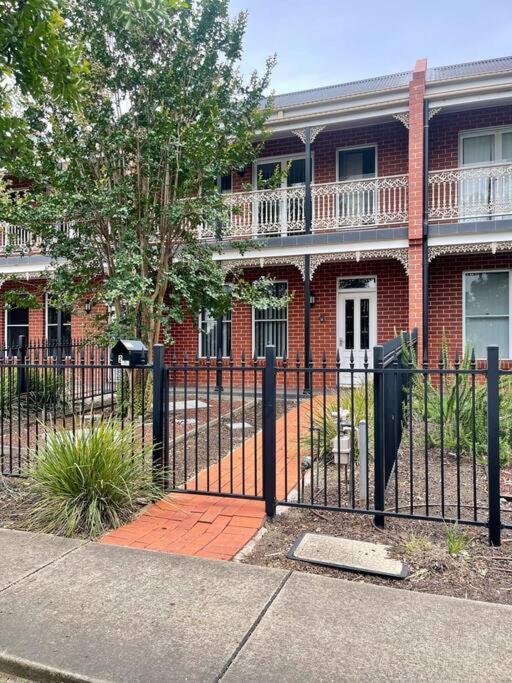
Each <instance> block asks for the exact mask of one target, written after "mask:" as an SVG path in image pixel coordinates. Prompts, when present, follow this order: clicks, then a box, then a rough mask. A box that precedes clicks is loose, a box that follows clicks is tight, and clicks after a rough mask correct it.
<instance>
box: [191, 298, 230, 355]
mask: <svg viewBox="0 0 512 683" xmlns="http://www.w3.org/2000/svg"><path fill="white" fill-rule="evenodd" d="M205 310H206V309H205ZM201 318H202V314H201V313H200V314H199V316H198V328H199V331H198V335H197V349H198V352H199V353H198V357H199V358H208V356H206V355H205V354H203V349H202V345H201V341H202V333H201V332H202V330H201V323H202V319H201ZM222 319H223V322H227V321H226V320H224V316H222ZM210 320H213V321H214V322H217V319H216V318H210ZM229 324H230V326H231V346H233V310H231V319H230V320H229ZM229 357H230V356H222V358H229ZM210 358H213V356H210Z"/></svg>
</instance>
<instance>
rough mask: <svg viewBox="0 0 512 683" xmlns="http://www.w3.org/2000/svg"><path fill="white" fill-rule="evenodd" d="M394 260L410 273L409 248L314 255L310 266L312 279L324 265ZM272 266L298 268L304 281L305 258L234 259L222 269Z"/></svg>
mask: <svg viewBox="0 0 512 683" xmlns="http://www.w3.org/2000/svg"><path fill="white" fill-rule="evenodd" d="M387 258H392V259H396V260H397V261H399V262H400V263H401V264H402V265H403V267H404V270H405V272H406V274H407V273H408V272H409V260H408V249H407V247H403V248H402V247H401V248H398V249H373V250H368V251H346V252H339V253H334V254H312V255H311V261H310V263H311V265H310V278H311V279H312V278H313V275H314V274H315V271H316V269H317V268H318V267H319V266H321V265H322V264H323V263H336V262H342V261H356V263H357V262H359V261H369V260H372V259H387ZM272 266H293V267H295V268H297V270H298V271H299V273H300V275H301V277H302V279H303V280H304V257H303V256H261V257H260V258H250V259H233V260H229V261H223V262H222V264H221V268H222V269H223V270H224V272H225V273H226V275H227V274H228V273H229V272H231V271H233V270H236V269H237V268H270V267H272Z"/></svg>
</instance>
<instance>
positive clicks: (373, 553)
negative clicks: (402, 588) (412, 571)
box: [288, 532, 409, 579]
mask: <svg viewBox="0 0 512 683" xmlns="http://www.w3.org/2000/svg"><path fill="white" fill-rule="evenodd" d="M389 550H390V547H389V546H388V545H384V544H382V543H368V542H367V541H355V540H353V539H351V538H338V537H336V536H329V535H328V534H312V533H308V532H304V533H302V534H300V536H299V537H298V538H297V540H296V541H295V543H294V544H293V546H292V547H291V549H290V552H289V553H288V557H289V558H291V559H292V560H302V561H303V562H310V563H312V564H319V565H323V566H325V567H334V568H335V569H345V570H348V571H353V572H365V573H367V574H378V575H380V576H388V577H391V578H395V579H404V578H405V577H406V576H407V575H408V574H409V570H408V568H407V565H406V564H404V563H403V562H401V561H400V560H395V559H394V558H392V557H389Z"/></svg>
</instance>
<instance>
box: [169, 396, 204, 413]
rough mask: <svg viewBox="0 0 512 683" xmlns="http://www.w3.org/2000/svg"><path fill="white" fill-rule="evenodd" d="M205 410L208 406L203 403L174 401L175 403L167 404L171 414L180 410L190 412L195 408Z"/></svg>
mask: <svg viewBox="0 0 512 683" xmlns="http://www.w3.org/2000/svg"><path fill="white" fill-rule="evenodd" d="M196 407H197V408H207V407H208V404H207V403H205V402H204V401H197V403H196V401H195V399H194V400H193V401H176V403H169V410H170V411H171V413H172V412H176V413H177V412H178V411H180V410H185V408H186V409H187V410H192V409H195V408H196Z"/></svg>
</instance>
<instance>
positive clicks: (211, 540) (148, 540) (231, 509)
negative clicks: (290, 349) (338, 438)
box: [101, 399, 319, 560]
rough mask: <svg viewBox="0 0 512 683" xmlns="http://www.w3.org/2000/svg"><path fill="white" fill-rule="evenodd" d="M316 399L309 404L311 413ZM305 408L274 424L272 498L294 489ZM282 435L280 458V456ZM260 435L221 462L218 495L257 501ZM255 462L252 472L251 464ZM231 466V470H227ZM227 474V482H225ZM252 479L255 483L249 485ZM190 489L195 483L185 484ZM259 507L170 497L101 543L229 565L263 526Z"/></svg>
mask: <svg viewBox="0 0 512 683" xmlns="http://www.w3.org/2000/svg"><path fill="white" fill-rule="evenodd" d="M318 400H319V399H314V402H313V403H314V406H313V409H314V408H315V407H316V405H315V404H317V403H318ZM309 415H310V402H309V401H305V402H303V403H302V404H301V405H300V408H299V409H297V408H293V409H291V410H290V411H289V412H288V414H287V415H286V417H285V416H282V417H281V418H279V419H278V420H277V422H276V487H277V497H278V499H282V498H283V497H284V495H285V493H289V492H290V491H291V490H293V489H294V488H295V487H296V486H297V483H298V476H297V475H298V473H297V451H298V446H297V427H298V425H297V422H298V421H300V424H299V432H300V433H302V432H304V431H305V430H306V429H307V427H308V425H309ZM285 429H286V437H287V438H286V452H285ZM261 453H262V434H261V432H260V433H258V434H257V438H256V439H255V438H254V437H250V438H249V439H247V441H246V442H245V444H244V448H242V446H239V447H238V448H237V449H235V450H234V451H233V459H232V463H231V459H230V457H229V454H228V455H227V456H225V457H224V458H223V460H222V464H225V465H226V466H224V467H221V473H220V479H221V485H220V489H221V491H225V492H228V491H230V490H234V491H241V482H242V480H244V484H245V490H246V491H247V492H248V493H251V494H252V493H253V492H254V491H255V489H256V491H257V494H258V495H261V481H262V476H261V471H262V467H261ZM255 459H256V472H255V467H254V462H255ZM231 465H232V466H233V467H232V470H231ZM231 471H233V478H231ZM255 478H256V479H257V483H255ZM209 479H210V487H211V490H212V489H215V488H218V486H219V468H218V465H217V464H214V465H212V466H211V467H210V477H209ZM191 482H192V485H193V486H194V487H196V480H195V478H194V479H193V480H191ZM205 486H206V470H204V471H203V472H201V473H199V476H198V483H197V488H199V489H203V490H204V488H205ZM264 521H265V509H264V503H263V502H262V501H259V500H248V499H244V498H231V497H222V496H205V495H198V494H194V493H173V494H170V495H168V496H166V497H165V498H164V499H163V500H161V501H159V502H158V503H155V504H154V505H151V506H150V507H148V508H147V509H146V510H145V511H144V512H143V513H142V514H141V515H140V516H139V517H137V518H136V519H135V520H134V521H133V522H131V523H130V524H127V525H125V526H123V527H120V528H119V529H115V530H114V531H111V532H110V533H108V534H106V535H105V536H104V537H103V538H102V539H101V542H102V543H110V544H113V545H122V546H130V547H133V548H146V549H148V550H160V551H164V552H170V553H179V554H181V555H195V556H197V557H208V558H212V559H219V560H231V559H232V558H233V557H234V556H235V555H236V554H237V553H238V552H239V551H240V550H241V549H242V548H243V547H244V546H245V545H246V544H247V543H248V541H250V540H251V538H252V537H253V536H254V535H255V534H256V532H257V531H258V529H260V528H261V527H262V526H263V523H264Z"/></svg>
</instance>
